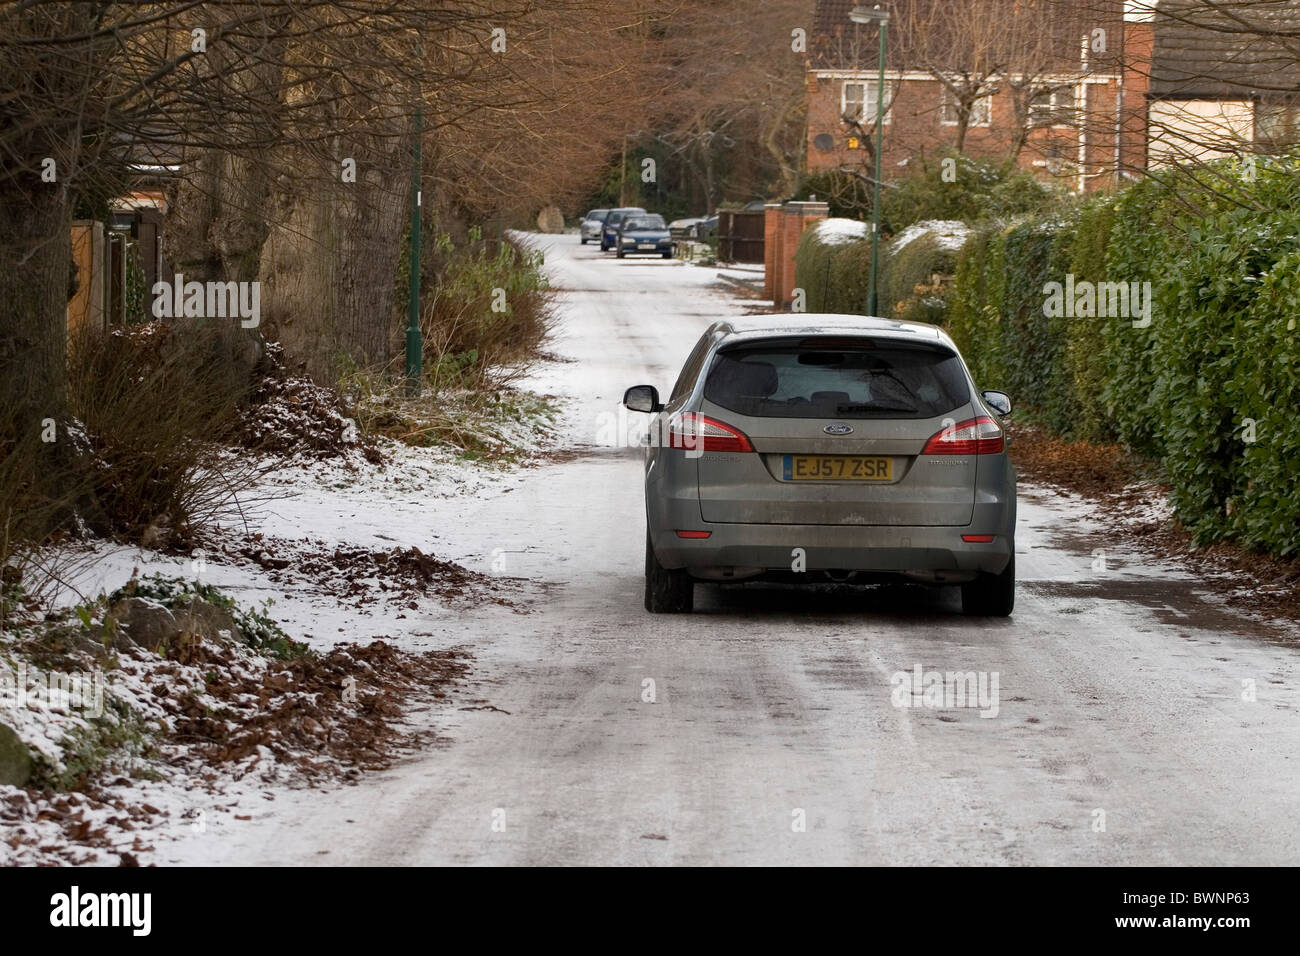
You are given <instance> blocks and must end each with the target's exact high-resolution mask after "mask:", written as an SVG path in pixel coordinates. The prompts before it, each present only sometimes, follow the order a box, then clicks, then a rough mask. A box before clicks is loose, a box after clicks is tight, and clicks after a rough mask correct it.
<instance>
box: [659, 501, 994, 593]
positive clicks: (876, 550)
mask: <svg viewBox="0 0 1300 956" xmlns="http://www.w3.org/2000/svg"><path fill="white" fill-rule="evenodd" d="M650 522H651V524H650V537H651V541H652V543H653V545H654V550H655V554H656V555H657V556H658V558H659V563H660V564H662V565H663V566H664V567H666V568H685V569H687V570H688V571H690V572H691V573H692V574H694V575H696V576H697V577H701V578H707V579H728V578H743V577H752V576H754V575H757V574H761V573H767V572H782V573H789V572H791V571H792V570H800V569H802V570H806V571H864V572H885V573H895V574H907V575H910V576H912V577H915V578H917V579H919V580H932V581H935V582H937V583H943V582H945V581H953V582H956V581H961V580H969V579H970V578H971V577H972V576H973V575H974V574H976V573H978V572H986V573H989V574H997V573H998V572H1000V571H1002V570H1003V569H1004V568H1005V567H1006V566H1007V562H1008V561H1009V560H1010V559H1011V555H1012V553H1013V551H1014V549H1015V537H1014V535H1015V506H1014V503H1012V504H1010V505H1008V504H1007V503H1005V502H1000V501H999V502H988V501H984V502H977V503H976V505H975V512H974V516H973V519H972V521H971V523H970V524H969V525H966V526H963V527H944V526H940V527H907V526H899V525H891V526H881V525H792V524H789V525H773V524H718V523H714V522H705V521H701V520H700V516H699V505H698V503H697V502H692V501H689V500H682V499H678V500H677V501H675V502H666V503H665V507H663V508H662V509H661V513H660V514H659V515H657V516H656V515H651V518H650ZM678 530H687V531H708V532H709V537H707V538H680V537H678V536H677V531H678ZM962 535H992V536H993V540H992V541H989V542H970V541H963V540H962ZM797 549H798V550H797ZM945 572H946V573H945Z"/></svg>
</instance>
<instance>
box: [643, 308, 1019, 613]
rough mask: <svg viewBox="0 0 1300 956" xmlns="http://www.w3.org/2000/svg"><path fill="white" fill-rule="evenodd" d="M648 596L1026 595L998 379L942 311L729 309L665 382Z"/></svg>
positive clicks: (1005, 607) (657, 423)
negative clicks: (743, 314) (971, 365)
mask: <svg viewBox="0 0 1300 956" xmlns="http://www.w3.org/2000/svg"><path fill="white" fill-rule="evenodd" d="M623 404H624V405H625V406H626V407H627V408H628V409H630V410H632V411H636V412H649V413H651V414H652V415H653V416H654V417H653V418H652V419H651V428H650V435H649V441H648V445H647V452H646V472H645V494H646V521H647V531H646V574H645V577H646V580H645V606H646V609H647V610H649V611H653V612H657V613H663V612H678V613H680V612H687V611H690V610H691V609H692V606H693V602H694V594H695V584H696V582H697V581H740V580H746V579H758V578H763V579H769V580H771V579H779V580H787V581H796V582H798V581H803V582H808V583H813V582H817V581H821V582H825V581H828V580H829V581H837V582H844V581H852V582H855V583H871V582H874V581H878V580H888V579H890V578H895V579H896V578H897V577H898V576H902V577H903V578H905V579H908V580H911V581H920V582H924V583H928V584H934V585H944V584H957V585H960V586H961V596H962V610H963V611H964V612H965V613H966V614H978V615H996V616H1005V615H1008V614H1010V613H1011V610H1012V607H1013V605H1014V603H1015V526H1016V476H1015V471H1014V470H1013V468H1012V466H1011V462H1010V461H1009V460H1008V456H1007V450H1006V444H1007V443H1006V438H1005V436H1004V433H1003V428H1002V426H1001V424H1000V419H1002V418H1004V417H1006V416H1007V415H1009V414H1010V413H1011V400H1010V399H1009V398H1008V397H1007V396H1006V395H1004V394H1003V393H1001V392H994V391H985V392H979V391H978V390H977V389H976V387H975V383H974V381H973V380H972V379H971V375H970V371H969V370H968V369H967V368H966V364H965V363H964V362H963V361H962V359H961V356H960V355H959V354H958V352H957V348H956V346H955V345H954V344H953V342H952V339H950V338H949V337H948V335H947V334H946V333H945V332H944V331H943V330H942V329H940V328H938V327H937V326H933V325H925V324H923V323H919V322H895V321H893V320H889V319H879V318H868V317H865V316H856V315H789V316H755V317H754V318H753V319H747V320H744V321H743V322H742V321H739V320H738V321H736V322H734V323H732V322H718V323H716V324H714V325H713V326H711V327H710V328H709V330H708V331H707V332H705V333H704V335H703V336H702V337H701V338H700V340H699V341H698V342H697V343H696V345H695V348H694V349H693V350H692V351H691V354H690V356H689V358H687V360H686V365H685V367H684V368H683V369H682V371H681V375H680V376H679V377H678V379H677V383H676V384H675V385H674V386H673V389H672V393H671V394H670V395H669V396H668V400H667V402H666V403H661V401H660V397H659V393H658V391H657V390H656V389H655V388H654V387H653V386H650V385H638V386H635V387H633V388H630V389H628V390H627V393H626V394H625V395H624V396H623Z"/></svg>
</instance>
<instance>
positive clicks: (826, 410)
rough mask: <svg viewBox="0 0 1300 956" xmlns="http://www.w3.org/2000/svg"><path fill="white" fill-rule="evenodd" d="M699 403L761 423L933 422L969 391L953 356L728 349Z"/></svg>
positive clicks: (893, 346) (915, 350)
mask: <svg viewBox="0 0 1300 956" xmlns="http://www.w3.org/2000/svg"><path fill="white" fill-rule="evenodd" d="M704 397H705V398H707V399H708V400H709V401H711V402H713V403H714V404H715V405H720V406H722V407H723V408H726V409H730V410H731V411H733V412H739V413H740V414H741V415H750V416H757V417H764V418H934V417H936V416H939V415H943V414H946V413H947V412H951V411H952V410H953V409H955V408H960V407H961V406H962V405H965V404H966V403H967V402H968V401H969V400H970V390H969V388H968V387H967V385H966V376H965V374H964V372H963V369H962V365H961V359H960V358H958V357H957V356H956V355H955V354H953V353H952V352H950V351H947V350H939V349H934V348H928V347H925V346H910V345H906V344H898V343H884V342H873V341H865V340H864V342H863V344H862V345H860V346H859V345H852V344H850V345H847V346H844V345H839V344H836V345H834V346H833V347H830V346H824V345H821V344H808V343H806V342H805V343H800V344H797V345H770V344H769V345H753V346H739V347H736V348H731V349H726V350H724V351H722V352H719V353H718V354H717V355H716V356H715V357H714V360H713V365H712V366H711V367H710V369H709V377H708V379H707V380H706V381H705V383H704Z"/></svg>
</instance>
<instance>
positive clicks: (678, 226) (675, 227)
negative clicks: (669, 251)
mask: <svg viewBox="0 0 1300 956" xmlns="http://www.w3.org/2000/svg"><path fill="white" fill-rule="evenodd" d="M702 222H704V217H703V216H691V217H690V218H688V219H674V220H673V221H672V222H670V223H669V224H668V234H669V235H670V236H672V237H673V238H674V239H689V238H691V237H692V236H693V235H694V234H695V233H694V229H695V227H696V226H697V225H699V224H700V223H702Z"/></svg>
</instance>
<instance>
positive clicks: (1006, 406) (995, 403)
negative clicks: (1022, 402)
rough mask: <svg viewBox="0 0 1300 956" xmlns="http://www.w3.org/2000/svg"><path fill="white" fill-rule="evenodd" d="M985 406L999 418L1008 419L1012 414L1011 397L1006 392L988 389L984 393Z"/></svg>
mask: <svg viewBox="0 0 1300 956" xmlns="http://www.w3.org/2000/svg"><path fill="white" fill-rule="evenodd" d="M982 396H983V398H984V404H985V405H987V406H988V407H989V408H991V409H993V410H994V411H995V412H997V413H998V417H999V418H1007V417H1008V416H1009V415H1010V414H1011V396H1010V395H1008V394H1007V393H1006V392H995V391H994V390H993V389H988V390H987V391H985V392H983V393H982Z"/></svg>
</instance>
